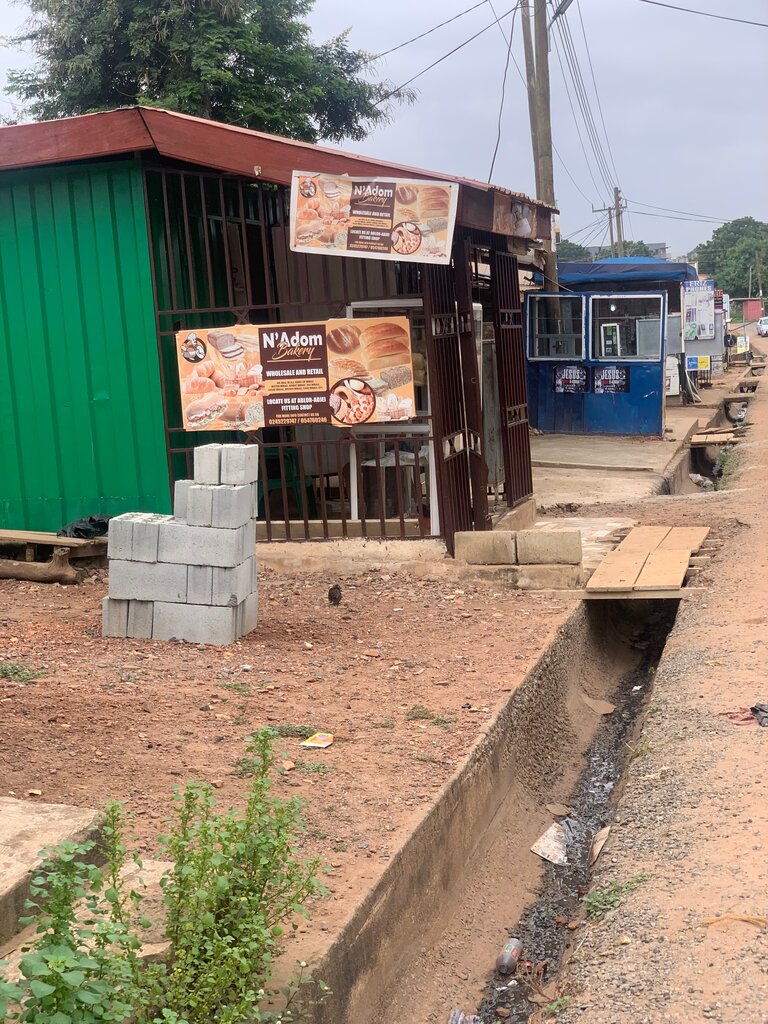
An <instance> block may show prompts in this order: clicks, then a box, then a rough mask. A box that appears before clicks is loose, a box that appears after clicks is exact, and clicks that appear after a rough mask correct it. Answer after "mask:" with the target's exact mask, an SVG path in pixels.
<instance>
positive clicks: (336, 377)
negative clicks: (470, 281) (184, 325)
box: [176, 188, 415, 431]
mask: <svg viewBox="0 0 768 1024" xmlns="http://www.w3.org/2000/svg"><path fill="white" fill-rule="evenodd" d="M320 191H322V188H321V189H320ZM330 191H331V197H330V198H331V200H334V201H335V196H334V192H333V189H331V190H330ZM176 344H177V354H178V359H177V366H178V373H179V391H180V398H181V409H182V423H183V426H184V429H185V430H230V431H232V430H246V431H247V430H258V429H260V428H261V427H264V426H286V427H288V426H290V427H294V426H300V425H317V424H324V425H331V426H336V427H353V426H355V425H356V424H359V423H365V422H371V423H376V422H385V421H389V420H407V419H410V418H411V417H412V416H413V414H414V408H415V401H414V367H413V356H412V354H411V335H410V324H409V321H408V318H407V317H403V316H400V317H381V316H375V317H362V318H359V319H349V318H347V319H339V320H328V321H324V322H321V323H292V324H242V325H240V324H238V325H237V326H233V327H227V328H211V329H206V328H196V329H195V330H186V331H179V333H178V334H177V335H176ZM201 352H202V353H203V355H204V356H205V358H202V359H201V358H199V356H200V353H201ZM190 356H191V357H192V359H190Z"/></svg>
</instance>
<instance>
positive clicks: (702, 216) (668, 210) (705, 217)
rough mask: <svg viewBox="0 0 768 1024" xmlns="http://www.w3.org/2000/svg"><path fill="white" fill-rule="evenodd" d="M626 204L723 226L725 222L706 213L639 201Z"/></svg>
mask: <svg viewBox="0 0 768 1024" xmlns="http://www.w3.org/2000/svg"><path fill="white" fill-rule="evenodd" d="M627 202H628V203H634V205H635V206H645V207H647V209H649V210H663V211H664V212H665V213H681V214H683V216H685V217H698V218H700V219H701V220H716V221H720V222H721V223H723V224H725V223H727V221H726V220H725V219H724V218H721V217H712V216H711V214H708V213H691V212H690V211H688V210H673V209H672V207H671V206H654V205H653V204H652V203H641V202H640V200H639V199H627Z"/></svg>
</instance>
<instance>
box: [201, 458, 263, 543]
mask: <svg viewBox="0 0 768 1024" xmlns="http://www.w3.org/2000/svg"><path fill="white" fill-rule="evenodd" d="M251 447H252V446H251ZM211 490H212V493H213V508H212V511H211V526H218V527H222V528H224V529H227V530H236V529H237V527H238V526H245V524H246V523H248V522H249V521H250V519H251V518H252V517H251V484H241V485H240V486H238V487H230V486H228V485H225V484H222V485H221V487H213V488H212V489H211ZM189 521H190V522H191V520H189Z"/></svg>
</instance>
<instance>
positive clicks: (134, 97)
mask: <svg viewBox="0 0 768 1024" xmlns="http://www.w3.org/2000/svg"><path fill="white" fill-rule="evenodd" d="M26 2H27V3H28V5H29V7H30V8H31V12H32V13H31V18H30V19H29V21H28V23H27V25H26V26H25V29H24V31H23V33H22V34H21V35H19V36H17V37H16V38H15V39H13V40H11V42H12V43H14V44H16V45H20V46H25V47H27V48H31V49H32V51H33V52H34V54H35V55H36V57H37V61H36V63H35V64H34V66H33V67H31V68H29V69H25V70H21V71H11V72H10V73H9V75H8V80H9V83H10V87H9V89H8V92H9V93H11V94H13V95H16V96H18V97H19V98H20V99H21V101H22V104H23V105H24V109H25V113H27V114H28V115H31V116H32V117H34V118H36V119H38V120H50V119H53V118H58V117H69V116H72V115H75V114H85V113H90V112H93V111H96V110H105V109H111V108H114V107H122V106H132V105H135V104H145V105H154V106H163V107H168V108H170V109H172V110H178V111H181V112H182V113H185V114H195V115H198V116H200V117H208V118H212V119H214V120H217V121H226V122H228V123H230V124H237V125H242V126H244V127H248V128H256V129H259V130H262V131H268V132H274V133H275V134H279V135H287V136H289V137H292V138H297V139H302V140H304V141H307V142H316V141H318V140H320V139H331V140H334V141H338V140H341V139H344V138H350V139H362V138H364V137H365V136H366V135H367V134H368V133H369V132H370V131H371V130H372V129H373V128H374V127H375V126H376V125H377V124H380V123H382V122H386V121H387V120H388V119H389V116H390V111H391V109H392V104H393V103H396V102H398V101H403V100H407V101H410V100H411V99H412V98H413V94H412V93H411V92H410V91H407V90H406V91H403V90H396V89H393V87H392V85H391V83H389V82H386V81H375V80H372V79H370V78H368V77H366V74H367V73H368V72H369V71H370V69H371V67H372V64H373V60H372V58H371V57H370V55H369V54H367V53H364V52H363V51H361V50H354V49H351V48H350V46H349V43H348V38H347V33H343V34H342V35H339V36H337V37H335V38H334V39H331V40H329V41H328V42H325V43H322V44H319V45H318V44H316V43H314V42H313V40H312V38H311V33H310V29H309V26H308V25H307V23H306V21H305V20H304V19H305V17H306V16H307V14H308V13H309V12H310V10H311V9H312V6H313V0H26Z"/></svg>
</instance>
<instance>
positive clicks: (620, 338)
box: [591, 295, 662, 360]
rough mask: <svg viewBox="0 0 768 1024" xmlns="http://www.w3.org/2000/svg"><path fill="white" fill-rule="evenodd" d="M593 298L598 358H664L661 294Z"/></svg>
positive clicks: (594, 335) (596, 355) (593, 319)
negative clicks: (662, 353) (662, 350)
mask: <svg viewBox="0 0 768 1024" xmlns="http://www.w3.org/2000/svg"><path fill="white" fill-rule="evenodd" d="M591 301H592V351H593V353H594V357H595V358H596V359H622V360H623V359H661V315H662V300H661V297H660V296H658V295H611V296H600V297H599V298H598V297H593V298H592V300H591Z"/></svg>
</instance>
